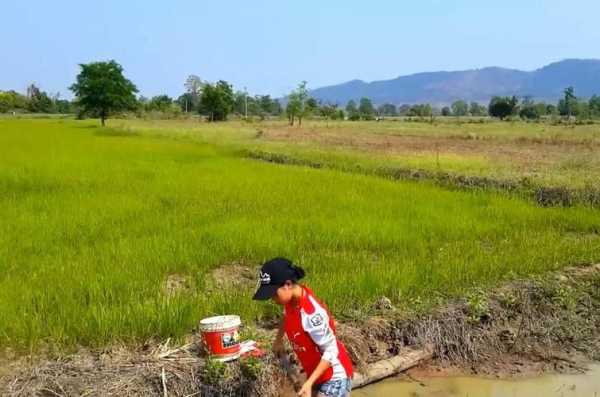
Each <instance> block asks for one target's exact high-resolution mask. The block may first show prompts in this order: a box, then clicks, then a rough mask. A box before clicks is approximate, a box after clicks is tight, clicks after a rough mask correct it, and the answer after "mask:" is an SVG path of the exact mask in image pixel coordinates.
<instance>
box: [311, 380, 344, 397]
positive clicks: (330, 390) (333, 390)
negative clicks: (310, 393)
mask: <svg viewBox="0 0 600 397" xmlns="http://www.w3.org/2000/svg"><path fill="white" fill-rule="evenodd" d="M351 389H352V379H347V378H346V379H338V380H330V381H329V382H325V383H322V384H320V385H317V396H318V397H348V396H349V395H350V390H351Z"/></svg>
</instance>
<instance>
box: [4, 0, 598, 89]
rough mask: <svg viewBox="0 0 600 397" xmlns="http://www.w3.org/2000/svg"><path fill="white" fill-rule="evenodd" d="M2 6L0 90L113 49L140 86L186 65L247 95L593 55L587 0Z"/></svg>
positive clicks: (593, 23) (70, 72)
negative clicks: (304, 84) (302, 84)
mask: <svg viewBox="0 0 600 397" xmlns="http://www.w3.org/2000/svg"><path fill="white" fill-rule="evenodd" d="M2 3H3V4H2V5H1V6H0V15H1V19H0V37H2V41H1V50H0V53H1V54H2V59H1V61H0V89H15V90H18V91H24V90H25V87H26V85H27V84H28V83H30V82H35V83H37V84H38V85H39V86H41V88H42V89H44V90H47V91H49V92H51V93H55V92H60V93H61V94H62V96H63V97H64V96H67V97H70V93H69V91H68V88H67V87H68V86H69V85H70V84H71V83H72V82H73V81H74V78H75V75H76V74H77V72H78V64H79V63H85V62H90V61H95V60H106V59H115V60H117V61H118V62H120V63H121V64H122V65H123V67H124V68H125V73H126V75H127V77H129V78H130V79H131V80H132V81H133V82H134V83H135V84H136V85H137V86H138V88H139V89H140V92H141V94H143V95H145V96H152V95H157V94H162V93H166V94H169V95H171V96H177V95H179V94H180V93H181V92H182V91H183V89H184V88H183V83H184V81H185V78H186V77H187V75H189V74H192V73H193V74H197V75H198V76H200V77H201V78H202V79H204V80H209V81H215V80H218V79H224V80H227V81H229V82H231V83H233V84H234V86H235V87H236V88H239V89H241V88H243V87H244V86H247V87H248V90H249V91H250V92H251V93H261V94H271V95H275V96H279V95H282V94H284V93H286V92H288V91H289V90H290V89H292V88H293V87H294V86H295V85H296V84H297V83H298V82H299V81H301V80H307V81H308V83H309V87H311V88H317V87H319V86H323V85H329V84H336V83H340V82H344V81H348V80H352V79H355V78H359V79H362V80H366V81H372V80H382V79H389V78H394V77H396V76H399V75H404V74H410V73H415V72H421V71H435V70H458V69H469V68H478V67H484V66H504V67H511V68H519V69H525V70H533V69H536V68H538V67H540V66H543V65H545V64H547V63H550V62H553V61H558V60H561V59H564V58H600V46H599V43H600V28H598V15H600V2H599V1H597V0H571V1H559V0H545V1H541V0H520V1H513V0H504V1H499V2H488V1H482V0H455V1H451V0H446V1H442V0H419V1H401V0H395V1H392V0H389V1H387V0H386V1H377V0H374V1H354V0H344V1H338V0H328V1H325V0H321V1H312V0H305V1H293V2H292V1H281V0H279V1H275V0H273V1H271V0H264V1H261V0H255V1H227V0H221V1H210V2H208V1H201V0H196V1H188V0H170V1H164V0H163V1H154V0H146V1H140V0H104V1H101V0H85V1H81V0H79V1H75V0H54V1H47V0H29V1H18V0H11V1H10V2H8V1H6V2H2Z"/></svg>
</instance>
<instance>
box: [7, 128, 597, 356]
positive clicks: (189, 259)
mask: <svg viewBox="0 0 600 397" xmlns="http://www.w3.org/2000/svg"><path fill="white" fill-rule="evenodd" d="M111 124H112V122H111ZM113 125H114V124H113ZM200 128H202V129H203V131H204V132H203V134H214V135H215V136H218V134H220V133H222V132H223V131H225V130H227V129H234V130H235V128H236V127H235V126H234V125H232V124H222V125H221V124H217V125H214V126H212V125H211V126H206V125H202V127H200ZM211 128H212V130H211ZM179 131H180V134H179V135H178V136H177V138H178V139H165V138H163V137H158V136H147V135H146V133H145V132H144V131H142V130H141V127H136V128H133V127H131V129H130V130H127V129H111V128H108V129H101V128H98V127H96V123H95V122H78V121H68V120H18V121H11V120H0V154H1V156H0V219H1V220H2V222H0V346H2V347H12V348H19V349H28V348H37V347H39V346H40V345H41V344H44V343H51V344H56V345H59V346H73V345H91V346H98V345H104V344H107V343H113V342H115V341H126V342H127V341H129V342H133V341H142V340H145V339H147V338H150V337H166V336H180V335H184V334H186V333H188V332H190V331H191V330H192V329H193V327H194V326H195V325H196V324H197V321H198V320H199V319H200V318H202V317H204V316H207V315H211V314H217V313H238V314H240V315H241V316H242V318H243V320H244V321H245V322H252V321H255V320H257V319H259V318H261V317H263V316H265V315H271V314H272V313H273V310H274V309H273V308H272V307H270V306H268V305H263V304H257V303H255V302H252V301H251V300H250V297H251V291H250V290H249V288H241V289H240V288H214V286H212V285H211V284H212V278H211V276H210V274H211V271H212V270H213V269H215V268H216V267H218V266H228V265H229V264H231V263H233V262H240V261H242V262H244V263H247V264H249V265H251V266H256V267H257V266H258V265H259V263H260V262H261V261H262V260H264V259H266V258H269V257H272V256H276V255H285V256H289V257H291V258H293V259H294V260H296V261H298V262H299V263H300V264H301V265H303V266H305V267H306V269H307V273H308V278H307V282H308V283H309V284H310V285H311V286H312V287H313V288H314V289H315V290H316V291H318V293H319V295H320V296H322V297H323V299H324V300H325V301H326V302H327V303H328V304H329V306H330V307H331V308H332V310H333V311H334V312H335V313H337V314H338V315H340V316H344V315H347V314H348V313H351V312H352V311H353V310H355V309H356V308H360V307H363V306H368V305H369V304H370V303H371V302H373V301H374V300H375V299H376V298H377V297H379V296H381V295H385V296H388V297H389V298H391V299H392V300H393V301H394V302H395V303H396V304H399V305H410V304H411V302H413V301H425V302H427V301H431V300H433V299H435V298H436V297H439V296H442V297H445V296H451V295H457V294H461V293H463V292H464V291H466V290H468V289H470V288H472V287H474V286H485V285H491V284H493V283H496V282H498V281H499V280H501V279H505V278H507V277H511V275H512V274H516V275H525V274H531V273H536V272H542V271H546V270H549V269H555V268H560V267H563V266H566V265H570V264H576V263H586V262H593V261H598V260H600V238H599V236H598V234H599V228H600V212H598V211H593V210H589V209H585V208H570V209H560V208H552V209H543V208H539V207H536V206H534V205H531V204H529V203H528V202H525V201H522V200H519V199H516V198H509V197H506V196H502V195H498V194H492V193H489V192H481V191H480V192H452V191H448V190H444V189H442V188H439V187H435V186H432V185H429V184H426V183H420V184H417V183H409V182H392V181H387V180H385V179H382V178H375V177H369V176H364V175H358V174H352V173H347V172H340V171H335V170H315V169H309V168H304V167H287V166H282V165H274V164H267V163H263V162H258V161H254V160H250V159H245V158H242V157H240V155H239V153H238V151H237V150H238V149H239V146H237V145H235V144H234V143H231V144H228V143H226V142H225V141H224V142H222V143H221V144H219V145H209V144H206V143H200V141H202V139H204V138H202V139H199V138H198V137H197V136H196V135H195V134H196V133H195V132H194V130H193V129H191V130H188V129H187V127H186V124H184V125H182V126H181V128H180V129H179ZM232 133H233V134H241V135H244V134H251V133H252V131H240V132H236V131H232ZM203 136H204V137H206V136H207V135H203ZM227 136H228V135H227ZM223 138H224V139H230V138H226V137H223ZM194 139H197V141H196V142H195V141H194ZM236 139H237V138H236ZM244 139H245V138H244ZM233 140H235V139H233ZM442 161H448V159H442ZM173 274H176V275H179V276H182V277H184V278H186V279H188V280H189V286H188V288H185V289H183V290H182V291H181V292H180V293H179V294H177V295H175V296H171V297H169V296H168V295H167V294H166V293H165V290H164V283H165V280H166V279H167V277H168V276H169V275H173Z"/></svg>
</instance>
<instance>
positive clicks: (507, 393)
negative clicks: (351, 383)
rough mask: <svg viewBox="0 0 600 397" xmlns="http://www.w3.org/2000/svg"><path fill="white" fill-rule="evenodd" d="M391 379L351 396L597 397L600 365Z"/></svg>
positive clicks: (599, 391) (599, 390)
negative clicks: (502, 376) (508, 376)
mask: <svg viewBox="0 0 600 397" xmlns="http://www.w3.org/2000/svg"><path fill="white" fill-rule="evenodd" d="M420 381H421V382H422V384H420V383H418V382H409V381H403V380H395V379H390V380H387V381H383V382H380V383H378V384H375V385H372V386H368V387H365V388H364V389H359V390H355V391H353V392H352V396H353V397H375V396H377V397H600V364H599V365H593V366H591V367H590V370H589V371H588V372H587V373H586V374H583V375H545V376H541V377H537V378H531V379H513V380H497V379H483V378H474V377H449V378H430V379H425V380H423V379H420Z"/></svg>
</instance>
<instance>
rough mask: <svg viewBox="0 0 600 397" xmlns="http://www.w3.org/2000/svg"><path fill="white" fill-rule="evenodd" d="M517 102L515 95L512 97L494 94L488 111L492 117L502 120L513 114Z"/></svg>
mask: <svg viewBox="0 0 600 397" xmlns="http://www.w3.org/2000/svg"><path fill="white" fill-rule="evenodd" d="M518 103H519V100H518V99H517V97H515V96H513V97H512V98H511V97H498V96H495V97H493V98H492V99H491V101H490V104H489V106H488V113H489V114H490V116H492V117H498V118H499V119H500V120H504V119H505V118H507V117H508V116H510V115H512V114H514V112H515V111H516V109H517V105H518Z"/></svg>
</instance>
